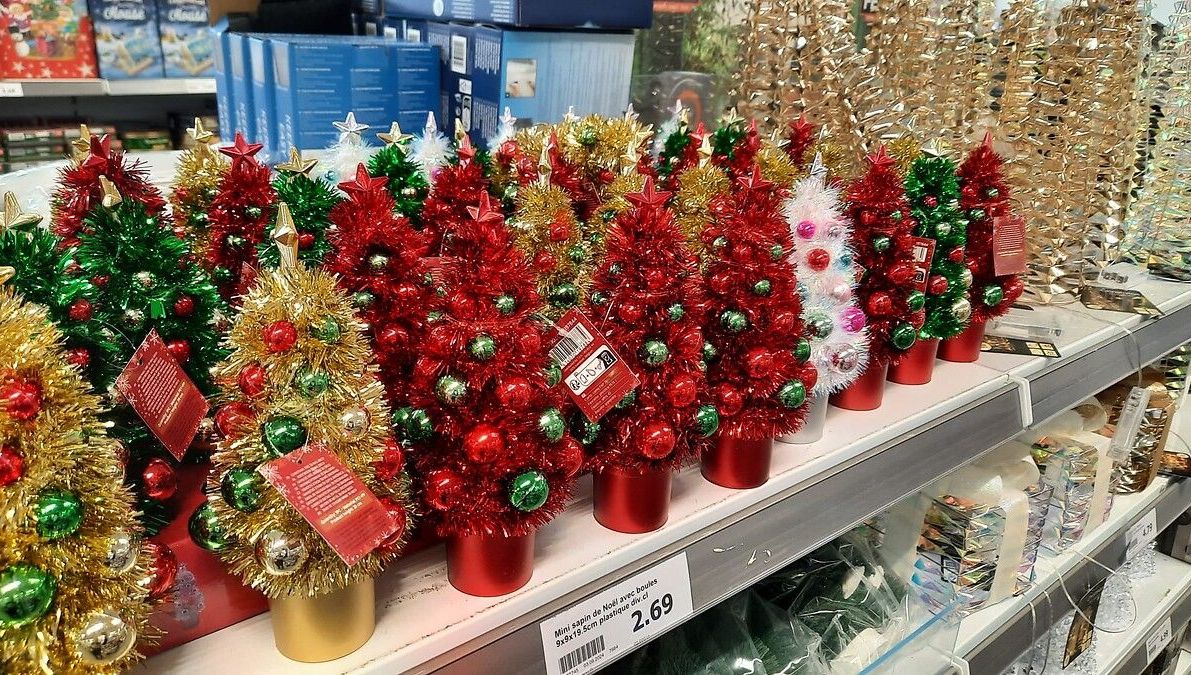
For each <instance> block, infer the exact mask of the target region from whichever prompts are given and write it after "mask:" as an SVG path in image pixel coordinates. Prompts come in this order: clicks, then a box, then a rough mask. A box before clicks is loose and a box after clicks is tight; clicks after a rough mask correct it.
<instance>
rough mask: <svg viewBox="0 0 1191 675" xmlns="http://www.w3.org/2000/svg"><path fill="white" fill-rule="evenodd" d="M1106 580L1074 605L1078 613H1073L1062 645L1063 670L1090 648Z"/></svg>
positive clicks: (1101, 581) (1100, 582)
mask: <svg viewBox="0 0 1191 675" xmlns="http://www.w3.org/2000/svg"><path fill="white" fill-rule="evenodd" d="M1106 581H1108V579H1107V578H1104V579H1101V580H1100V581H1098V582H1096V583H1095V584H1093V585H1092V586H1091V587H1090V588H1089V589H1088V591H1087V592H1086V593H1084V594H1083V597H1081V598H1080V599H1079V600H1077V601H1076V603H1075V604H1076V605H1077V606H1078V607H1079V609H1080V611H1078V612H1076V613H1075V619H1074V620H1073V621H1072V622H1071V628H1070V629H1069V630H1068V631H1067V641H1066V643H1064V645H1063V668H1066V667H1067V666H1069V665H1071V662H1072V661H1075V659H1077V658H1079V655H1080V654H1083V653H1084V652H1086V651H1087V650H1088V648H1089V647H1091V646H1092V634H1093V633H1094V632H1095V625H1096V615H1097V614H1098V613H1099V611H1100V598H1101V596H1102V595H1103V594H1104V582H1106Z"/></svg>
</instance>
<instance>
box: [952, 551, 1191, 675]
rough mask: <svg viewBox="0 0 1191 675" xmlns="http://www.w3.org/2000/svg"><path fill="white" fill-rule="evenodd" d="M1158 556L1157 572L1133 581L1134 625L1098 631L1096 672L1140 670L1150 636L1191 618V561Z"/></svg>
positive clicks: (1127, 674)
mask: <svg viewBox="0 0 1191 675" xmlns="http://www.w3.org/2000/svg"><path fill="white" fill-rule="evenodd" d="M1157 558H1158V560H1157V563H1158V564H1157V568H1158V569H1157V571H1156V572H1155V573H1154V575H1153V576H1151V577H1148V578H1146V579H1143V580H1139V581H1138V582H1136V583H1134V584H1133V599H1134V600H1135V601H1136V603H1137V615H1136V616H1137V618H1136V620H1135V621H1134V622H1133V625H1132V626H1131V627H1130V628H1129V629H1128V630H1126V631H1125V632H1123V633H1116V634H1108V633H1103V632H1100V633H1097V638H1096V640H1097V646H1096V654H1095V659H1096V672H1097V673H1105V674H1106V675H1131V674H1132V673H1140V672H1141V671H1142V670H1144V669H1145V667H1146V666H1147V665H1149V663H1150V659H1149V655H1148V654H1147V653H1146V652H1147V649H1146V642H1147V640H1148V639H1149V637H1150V636H1151V635H1154V634H1155V633H1157V632H1160V631H1162V630H1163V628H1165V625H1164V624H1165V623H1166V622H1167V621H1168V620H1169V621H1170V625H1171V626H1173V629H1172V630H1175V631H1177V630H1178V628H1179V627H1180V626H1182V625H1183V624H1184V623H1186V621H1187V619H1188V618H1191V565H1188V564H1187V563H1185V562H1182V561H1181V560H1175V559H1174V558H1168V557H1167V556H1164V555H1159V556H1157ZM1173 638H1174V635H1173V634H1172V639H1173ZM1165 644H1166V643H1163V644H1162V645H1161V646H1165ZM972 672H978V671H975V670H973V671H972Z"/></svg>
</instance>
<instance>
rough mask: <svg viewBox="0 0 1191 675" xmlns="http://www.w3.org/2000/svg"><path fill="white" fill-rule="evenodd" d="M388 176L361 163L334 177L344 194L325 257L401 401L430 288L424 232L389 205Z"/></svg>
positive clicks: (393, 397) (395, 401)
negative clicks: (350, 175) (348, 176)
mask: <svg viewBox="0 0 1191 675" xmlns="http://www.w3.org/2000/svg"><path fill="white" fill-rule="evenodd" d="M387 184H388V179H387V178H384V177H380V178H371V177H370V176H369V174H368V171H367V169H365V168H364V166H363V165H360V166H359V167H358V168H357V169H356V176H355V179H354V180H352V181H347V182H343V183H340V184H339V189H340V190H343V192H344V193H346V194H347V199H346V200H344V201H342V202H340V203H339V204H338V205H336V206H335V208H333V209H332V210H331V216H330V219H331V222H332V223H333V224H334V225H335V228H334V230H333V231H332V233H331V235H330V239H331V253H330V254H329V255H328V256H327V258H326V263H325V264H326V267H327V269H328V270H330V271H331V272H334V273H335V274H337V275H338V276H339V286H340V287H341V288H343V289H345V290H346V291H347V292H348V293H350V294H351V300H352V304H353V305H354V306H355V308H356V313H357V314H358V315H359V317H360V318H361V319H363V320H364V322H365V323H366V324H368V329H369V334H370V337H371V338H372V345H373V350H374V351H375V352H376V357H377V362H378V364H379V365H380V375H381V380H382V381H383V382H384V383H385V389H386V390H387V392H388V395H389V401H390V403H391V404H392V405H393V406H394V407H400V406H403V405H405V404H406V403H407V401H408V394H409V392H408V387H409V380H410V376H411V371H412V369H413V364H414V361H415V359H416V357H417V354H418V353H419V352H420V351H421V347H420V341H421V339H422V332H423V330H424V327H425V323H426V315H427V313H428V311H429V304H430V301H431V298H432V296H433V294H434V288H433V283H432V282H431V281H430V279H429V278H428V276H427V274H428V272H429V267H428V265H427V264H426V262H425V261H424V260H423V256H424V255H426V235H425V233H424V232H418V231H417V230H414V229H413V227H412V226H411V225H410V223H409V221H408V220H407V219H406V218H404V217H402V216H399V215H397V214H396V213H395V210H394V201H393V197H392V194H391V193H390V192H389V189H388V185H387Z"/></svg>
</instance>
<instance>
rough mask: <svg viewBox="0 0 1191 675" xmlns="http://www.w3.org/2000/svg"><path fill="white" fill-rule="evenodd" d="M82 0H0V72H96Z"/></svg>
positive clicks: (24, 76)
mask: <svg viewBox="0 0 1191 675" xmlns="http://www.w3.org/2000/svg"><path fill="white" fill-rule="evenodd" d="M98 76H99V71H98V69H97V68H96V64H95V35H94V33H93V32H92V28H91V17H90V16H89V15H88V13H87V3H86V0H62V1H60V2H57V3H51V4H47V3H44V2H41V3H33V2H23V1H22V0H4V1H3V2H0V77H6V78H15V79H34V78H49V77H98Z"/></svg>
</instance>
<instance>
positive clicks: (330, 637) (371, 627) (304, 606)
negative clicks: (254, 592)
mask: <svg viewBox="0 0 1191 675" xmlns="http://www.w3.org/2000/svg"><path fill="white" fill-rule="evenodd" d="M269 611H270V616H271V618H272V621H273V641H274V642H276V643H277V651H279V652H281V653H282V655H283V656H285V657H287V658H290V659H293V660H294V661H302V662H304V663H320V662H322V661H332V660H334V659H337V658H340V657H342V656H347V655H348V654H350V653H352V652H354V651H356V650H357V649H359V648H360V647H361V646H363V644H364V643H365V642H367V641H368V638H370V637H372V633H373V631H375V630H376V587H375V584H374V582H373V580H372V579H365V580H364V581H361V582H359V583H356V584H352V585H351V586H348V587H347V588H344V589H342V590H339V591H334V592H332V593H326V594H324V595H319V596H315V597H313V598H290V597H286V598H269Z"/></svg>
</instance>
